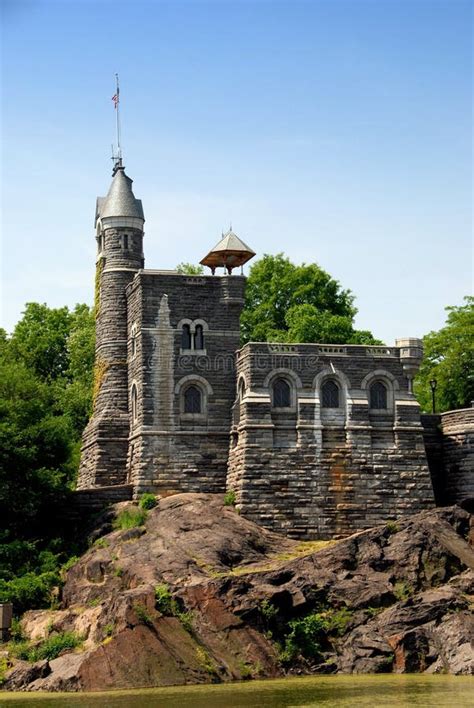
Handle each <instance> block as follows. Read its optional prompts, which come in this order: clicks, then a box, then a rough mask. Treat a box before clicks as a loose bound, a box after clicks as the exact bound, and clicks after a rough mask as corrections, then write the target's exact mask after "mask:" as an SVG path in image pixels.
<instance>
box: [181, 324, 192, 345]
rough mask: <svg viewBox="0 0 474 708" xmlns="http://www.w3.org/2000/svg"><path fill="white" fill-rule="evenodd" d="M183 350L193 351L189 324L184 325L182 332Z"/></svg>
mask: <svg viewBox="0 0 474 708" xmlns="http://www.w3.org/2000/svg"><path fill="white" fill-rule="evenodd" d="M181 349H191V327H190V326H189V325H188V324H185V325H183V329H182V331H181Z"/></svg>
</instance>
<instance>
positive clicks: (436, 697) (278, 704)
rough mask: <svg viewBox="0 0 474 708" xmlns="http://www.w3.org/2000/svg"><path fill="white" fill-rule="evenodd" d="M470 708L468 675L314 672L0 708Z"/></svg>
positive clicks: (30, 700) (16, 698) (14, 698)
mask: <svg viewBox="0 0 474 708" xmlns="http://www.w3.org/2000/svg"><path fill="white" fill-rule="evenodd" d="M28 705H29V706H31V708H75V707H76V706H77V708H89V707H90V708H99V707H100V708H155V706H157V707H158V708H191V707H192V708H242V707H244V706H245V708H247V707H251V708H293V707H294V708H296V707H299V708H303V707H305V708H309V707H310V706H317V707H318V708H325V707H329V706H330V707H331V708H336V707H337V708H346V707H347V708H349V707H350V708H352V707H353V706H363V707H365V708H379V706H393V707H394V708H400V707H402V706H410V707H412V706H430V707H431V706H436V707H439V706H450V707H451V708H464V706H472V707H473V708H474V677H470V676H424V675H417V674H411V675H399V676H398V675H397V676H393V675H390V676H388V675H386V674H385V675H379V676H318V677H313V676H312V677H309V678H308V677H305V678H292V679H276V680H268V681H249V682H245V683H233V684H219V685H214V686H209V685H205V686H202V685H200V686H184V687H183V686H176V687H170V688H153V689H143V690H134V691H107V692H104V693H81V694H77V693H73V694H71V693H68V694H64V693H62V694H58V693H54V694H40V693H28V694H24V693H22V694H20V693H15V694H11V693H9V694H7V693H0V708H4V707H5V708H15V707H16V706H28Z"/></svg>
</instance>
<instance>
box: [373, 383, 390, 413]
mask: <svg viewBox="0 0 474 708" xmlns="http://www.w3.org/2000/svg"><path fill="white" fill-rule="evenodd" d="M370 407H371V408H374V409H375V410H386V408H387V388H386V386H385V385H384V384H383V383H382V382H381V381H376V382H375V383H373V384H372V386H371V387H370Z"/></svg>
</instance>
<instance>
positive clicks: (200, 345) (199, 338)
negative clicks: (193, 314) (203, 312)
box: [194, 325, 204, 349]
mask: <svg viewBox="0 0 474 708" xmlns="http://www.w3.org/2000/svg"><path fill="white" fill-rule="evenodd" d="M194 348H195V349H204V331H203V328H202V325H196V330H195V332H194Z"/></svg>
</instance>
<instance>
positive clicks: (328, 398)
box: [321, 379, 341, 408]
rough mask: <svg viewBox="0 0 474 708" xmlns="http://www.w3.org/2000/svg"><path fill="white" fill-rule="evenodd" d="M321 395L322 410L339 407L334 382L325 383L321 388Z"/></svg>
mask: <svg viewBox="0 0 474 708" xmlns="http://www.w3.org/2000/svg"><path fill="white" fill-rule="evenodd" d="M321 393H322V406H323V408H339V407H340V405H341V404H340V391H339V386H338V385H337V383H336V382H335V381H332V379H330V380H329V381H326V382H325V383H324V384H323V386H322V389H321Z"/></svg>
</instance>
